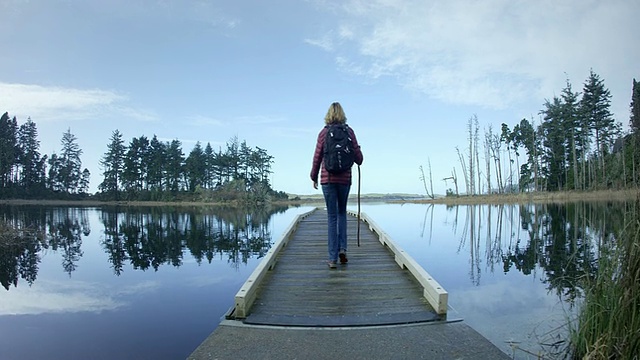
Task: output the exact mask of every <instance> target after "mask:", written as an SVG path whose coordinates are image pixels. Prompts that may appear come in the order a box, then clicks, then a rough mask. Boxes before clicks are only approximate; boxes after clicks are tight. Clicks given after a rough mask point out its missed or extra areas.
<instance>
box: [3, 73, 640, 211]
mask: <svg viewBox="0 0 640 360" xmlns="http://www.w3.org/2000/svg"><path fill="white" fill-rule="evenodd" d="M632 84H633V87H632V93H631V103H630V121H629V128H630V130H629V131H626V132H625V131H623V130H622V123H621V122H619V121H616V120H615V119H614V117H613V114H612V113H611V111H610V105H611V94H610V92H609V90H608V89H607V88H606V86H605V85H604V80H602V79H600V77H599V76H598V75H597V74H596V73H594V72H593V71H591V73H590V75H589V78H588V79H587V80H586V81H585V83H584V86H583V89H582V91H581V92H574V91H573V89H572V85H571V83H570V81H569V80H567V82H566V86H565V87H564V88H563V89H562V91H561V94H560V96H554V97H553V98H552V99H551V100H548V99H547V100H545V101H544V103H543V109H542V110H540V112H539V114H540V116H541V120H540V123H539V124H536V123H535V122H534V120H533V119H531V120H527V119H522V120H521V121H520V122H519V123H517V124H515V125H513V126H509V125H508V124H506V123H502V125H501V129H500V132H496V131H494V130H493V129H492V127H491V126H488V127H487V128H486V129H485V133H484V140H482V141H481V136H480V129H479V122H478V118H477V116H475V115H474V116H472V117H471V118H470V119H469V120H468V134H467V135H468V136H467V140H468V143H467V147H466V148H465V149H464V150H462V151H461V150H460V149H459V148H458V147H456V148H455V150H456V151H457V155H458V158H459V166H460V169H461V173H462V180H459V177H460V175H458V174H459V171H457V170H456V166H454V167H453V168H452V170H451V174H448V175H447V176H444V177H441V175H442V174H438V175H437V177H440V178H441V179H442V180H444V181H446V182H448V181H452V182H453V185H454V187H451V188H448V189H447V191H446V195H447V197H461V196H464V195H466V196H467V197H468V196H477V195H492V194H522V193H527V194H531V193H539V192H543V193H545V192H547V193H553V192H567V191H578V192H586V191H602V190H625V189H637V188H638V186H639V184H640V84H639V83H638V82H637V81H636V80H635V79H633V83H632ZM60 143H61V148H60V152H59V153H56V152H54V153H52V154H41V153H40V142H39V140H38V130H37V126H36V123H35V122H34V121H33V120H32V119H31V118H27V120H26V122H24V123H23V124H21V125H19V124H18V120H17V118H16V117H15V116H14V117H10V116H9V113H8V112H5V113H4V114H3V115H2V117H1V118H0V199H55V200H96V201H159V202H172V201H179V202H234V203H241V204H263V203H267V202H271V201H276V200H277V201H283V200H288V194H286V193H285V192H283V191H276V190H274V189H273V188H272V187H271V184H270V181H269V177H270V175H271V174H272V167H271V166H272V163H273V161H274V159H273V157H272V156H271V155H269V154H268V153H267V150H266V149H262V148H260V147H255V148H253V147H251V146H249V145H248V144H247V143H246V141H240V140H239V139H238V138H237V137H233V138H232V139H230V140H229V141H228V142H227V143H226V147H225V148H224V149H223V148H222V147H220V148H219V149H217V150H215V149H213V147H212V146H211V144H210V143H207V144H206V145H205V146H203V145H202V144H201V143H200V142H197V143H196V144H195V146H194V147H193V148H192V149H191V151H190V152H189V153H188V155H187V156H185V154H184V153H183V147H182V143H181V141H180V140H178V139H174V140H172V141H164V142H163V141H160V140H159V139H158V138H157V136H156V135H153V137H152V138H151V139H149V138H147V137H146V136H144V135H143V136H140V137H134V138H132V139H131V140H130V141H129V143H128V144H125V140H124V139H123V136H122V134H121V133H120V131H119V130H114V131H113V132H112V134H111V137H110V138H109V142H108V144H106V149H107V150H106V152H105V153H104V154H103V156H102V158H101V160H100V166H101V168H102V173H101V174H100V175H101V176H102V177H101V179H102V181H101V182H100V185H99V187H98V191H97V192H96V193H94V194H90V193H89V181H90V177H91V176H92V174H91V173H90V172H89V170H88V169H86V168H83V167H82V161H81V155H82V152H83V151H82V149H81V148H80V147H79V146H78V143H77V138H76V136H75V135H74V134H72V133H71V130H70V129H68V130H67V131H65V132H64V133H63V134H62V138H61V142H60ZM481 159H482V160H481ZM420 170H421V171H422V177H421V180H422V181H423V183H424V188H425V192H426V194H427V196H428V197H430V198H431V199H434V200H435V199H436V196H435V194H434V192H433V178H434V176H433V174H432V173H431V166H430V165H429V169H428V173H427V175H425V172H424V169H422V167H421V168H420ZM462 183H464V184H462Z"/></svg>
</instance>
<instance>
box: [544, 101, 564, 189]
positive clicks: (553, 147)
mask: <svg viewBox="0 0 640 360" xmlns="http://www.w3.org/2000/svg"><path fill="white" fill-rule="evenodd" d="M544 106H545V109H544V110H542V114H543V115H544V118H543V123H542V124H541V127H542V129H541V130H542V134H543V138H544V140H543V142H542V145H543V149H544V154H543V159H544V165H543V168H542V169H541V170H542V173H543V174H544V176H545V178H546V179H547V190H548V191H558V190H564V189H565V185H566V174H565V169H566V164H565V159H566V146H565V141H566V136H565V127H564V124H563V123H562V102H561V101H560V98H558V97H556V96H554V97H553V100H552V101H549V100H547V101H545V104H544Z"/></svg>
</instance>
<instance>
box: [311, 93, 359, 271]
mask: <svg viewBox="0 0 640 360" xmlns="http://www.w3.org/2000/svg"><path fill="white" fill-rule="evenodd" d="M324 122H325V127H324V128H323V129H322V130H321V131H320V133H319V134H318V141H317V142H316V149H315V152H314V154H313V166H312V168H311V181H313V188H314V189H318V172H319V173H320V184H321V185H322V193H323V195H324V201H325V203H326V204H327V217H328V246H329V261H328V265H329V268H331V269H335V268H336V267H337V265H336V264H337V263H338V258H339V259H340V263H341V264H346V263H347V261H348V259H347V200H348V198H349V189H350V188H351V167H349V168H347V169H346V170H344V171H343V172H340V173H334V172H329V171H327V168H326V166H322V164H324V161H323V160H324V156H325V151H324V150H325V149H324V148H325V139H326V137H327V133H329V131H330V129H336V128H335V127H333V126H334V125H342V126H344V127H345V128H346V131H347V134H348V136H349V138H350V139H351V145H352V149H353V151H354V154H353V155H354V156H353V160H354V162H355V163H356V164H358V165H361V164H362V160H363V157H362V151H360V145H358V140H356V134H355V133H354V131H353V129H351V127H349V126H347V125H346V122H347V117H346V116H345V115H344V110H342V106H340V103H337V102H334V103H333V104H331V106H329V110H328V111H327V115H326V116H325V117H324Z"/></svg>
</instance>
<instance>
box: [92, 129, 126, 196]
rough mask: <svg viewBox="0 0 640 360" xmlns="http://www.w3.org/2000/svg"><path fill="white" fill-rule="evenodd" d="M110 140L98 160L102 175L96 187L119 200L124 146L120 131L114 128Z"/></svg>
mask: <svg viewBox="0 0 640 360" xmlns="http://www.w3.org/2000/svg"><path fill="white" fill-rule="evenodd" d="M110 140H111V142H110V143H109V144H108V145H107V152H106V153H104V155H103V156H102V159H101V160H100V165H101V166H102V168H103V173H102V175H103V176H104V178H103V180H102V183H101V184H100V185H99V187H98V189H99V190H100V191H102V192H104V193H106V194H113V196H114V198H115V200H119V195H118V193H119V189H120V184H121V182H122V172H123V171H124V154H125V151H126V148H125V146H124V140H123V139H122V133H120V131H119V130H114V131H113V133H111V139H110Z"/></svg>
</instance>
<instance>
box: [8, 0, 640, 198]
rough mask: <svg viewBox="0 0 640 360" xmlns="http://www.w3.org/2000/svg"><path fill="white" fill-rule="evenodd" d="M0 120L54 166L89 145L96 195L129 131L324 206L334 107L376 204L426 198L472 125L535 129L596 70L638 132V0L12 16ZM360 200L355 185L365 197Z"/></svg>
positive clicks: (295, 3) (133, 5) (291, 2)
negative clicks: (239, 147) (232, 163)
mask: <svg viewBox="0 0 640 360" xmlns="http://www.w3.org/2000/svg"><path fill="white" fill-rule="evenodd" d="M0 13H2V14H3V15H2V21H1V22H0V46H1V47H0V48H1V49H2V54H3V55H2V56H1V57H0V112H5V111H7V112H9V114H10V115H11V116H16V117H17V118H18V122H19V123H20V124H22V123H23V122H24V121H26V119H27V117H31V119H32V120H33V121H34V122H35V123H36V124H37V127H38V131H39V139H40V141H41V149H40V150H41V153H42V154H51V153H52V152H54V151H55V152H59V151H60V139H61V137H62V133H63V132H65V131H66V130H67V129H71V132H72V133H73V134H74V135H75V136H76V137H77V138H78V144H79V145H80V147H81V148H82V150H83V152H84V153H83V155H82V157H81V159H82V161H83V167H87V168H88V169H89V170H90V171H91V174H92V175H91V190H92V191H95V190H96V189H97V185H98V184H99V183H100V181H101V180H102V175H101V174H102V169H101V168H100V166H99V165H98V164H99V160H100V158H101V157H102V155H103V154H104V153H105V151H106V147H107V144H108V143H109V138H110V136H111V134H112V132H113V131H114V130H116V129H117V130H119V131H120V132H121V133H122V134H123V136H124V139H125V142H126V143H127V144H128V142H129V141H130V140H131V139H132V138H133V137H139V136H142V135H144V136H147V137H148V138H151V137H153V135H157V136H158V138H159V139H161V140H163V141H171V140H173V139H178V140H180V141H182V144H183V152H184V153H185V155H187V154H188V153H189V151H190V150H191V149H192V148H193V146H194V145H195V143H196V142H197V141H200V143H201V144H203V145H206V143H207V142H209V143H211V145H212V146H213V147H214V148H218V147H222V148H225V147H226V145H225V144H226V143H227V141H229V139H231V138H232V137H234V136H237V137H238V139H239V140H241V141H242V140H246V142H247V144H248V145H249V146H252V147H256V146H259V147H261V148H263V149H266V150H267V152H268V153H269V154H270V155H272V156H273V157H274V160H275V162H274V164H273V171H274V173H273V175H272V178H271V181H272V185H273V187H274V188H275V189H276V190H282V191H286V192H290V193H296V194H313V193H317V192H318V191H316V190H313V188H312V184H311V180H310V179H309V171H310V168H311V158H312V154H313V149H314V145H315V141H316V137H317V134H318V132H319V131H320V129H321V127H322V126H323V117H324V115H325V113H326V110H327V108H328V107H329V105H330V104H331V102H333V101H339V102H340V103H341V104H342V105H343V107H344V109H345V112H346V115H347V118H348V123H349V124H350V125H351V126H352V127H353V128H354V129H355V131H356V134H357V136H358V140H359V142H360V143H361V145H362V151H363V153H364V157H365V160H364V164H363V166H362V168H361V170H362V190H361V191H362V192H363V193H399V192H401V193H416V194H425V191H424V187H423V184H422V182H421V181H420V170H419V167H420V166H423V167H424V168H425V170H426V169H428V163H429V161H430V162H431V168H432V175H433V179H434V181H433V186H434V190H435V192H436V193H440V194H443V193H444V192H445V189H446V188H449V187H452V186H453V185H452V183H451V182H449V183H446V184H445V182H444V181H442V180H441V179H442V178H444V177H447V176H450V174H451V172H452V169H453V168H454V167H455V168H456V172H457V174H458V176H459V178H460V180H459V185H460V186H461V187H464V182H463V180H462V170H461V168H460V165H459V160H458V154H457V152H456V147H458V148H459V149H460V151H461V152H466V151H467V147H468V145H467V123H468V120H469V118H470V117H471V116H473V115H474V114H475V115H477V117H478V120H479V125H480V131H481V136H483V135H482V134H483V133H484V131H485V129H487V128H488V127H489V126H491V127H493V129H494V131H498V130H499V129H500V124H502V123H503V122H504V123H507V124H508V125H509V126H510V127H512V126H513V125H515V124H516V123H518V122H519V121H520V119H522V118H527V119H529V120H531V119H533V121H535V122H536V123H539V122H540V117H539V115H538V112H539V111H540V110H541V109H542V108H543V103H544V101H545V99H551V98H552V97H553V96H555V95H559V94H560V91H561V90H562V88H563V87H564V86H565V82H566V79H567V78H568V79H569V80H570V82H571V84H572V85H573V89H574V91H580V90H581V89H582V86H583V84H584V82H585V80H586V79H587V77H588V76H589V70H590V69H591V68H593V70H594V71H595V72H596V73H597V74H598V75H599V76H600V77H601V78H602V79H604V82H605V86H607V87H608V88H609V90H610V91H611V94H612V108H611V110H612V111H613V113H614V116H615V118H616V120H617V121H619V122H621V123H622V124H623V128H624V129H625V130H627V129H628V123H629V103H630V99H631V86H632V79H633V78H636V79H640V61H638V59H640V45H639V44H640V43H639V42H638V41H637V34H639V33H640V22H638V21H637V18H638V15H639V14H640V1H638V0H609V1H606V2H605V1H594V0H586V1H585V0H565V1H556V0H541V1H518V0H487V1H477V0H450V1H431V0H422V1H418V0H416V1H413V0H371V1H365V0H335V1H334V0H308V1H303V0H278V1H241V0H233V1H232V0H223V1H204V0H200V1H192V0H157V1H152V0H110V1H102V0H100V1H98V0H95V1H94V0H86V1H80V0H78V1H76V0H0ZM355 189H356V187H355V177H354V187H353V188H352V192H354V191H355Z"/></svg>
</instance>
